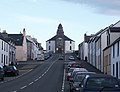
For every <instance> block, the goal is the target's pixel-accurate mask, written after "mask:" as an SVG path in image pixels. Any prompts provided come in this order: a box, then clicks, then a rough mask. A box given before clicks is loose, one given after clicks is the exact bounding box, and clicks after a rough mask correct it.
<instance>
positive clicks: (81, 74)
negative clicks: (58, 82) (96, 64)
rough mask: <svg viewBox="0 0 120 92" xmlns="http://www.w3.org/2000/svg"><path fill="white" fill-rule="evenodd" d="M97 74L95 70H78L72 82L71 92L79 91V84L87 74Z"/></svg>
mask: <svg viewBox="0 0 120 92" xmlns="http://www.w3.org/2000/svg"><path fill="white" fill-rule="evenodd" d="M90 74H96V73H95V72H76V74H75V75H74V78H73V80H71V82H70V92H79V84H80V83H81V82H82V80H83V79H84V77H85V76H86V75H90Z"/></svg>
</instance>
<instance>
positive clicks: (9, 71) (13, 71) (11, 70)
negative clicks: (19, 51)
mask: <svg viewBox="0 0 120 92" xmlns="http://www.w3.org/2000/svg"><path fill="white" fill-rule="evenodd" d="M4 72H5V76H13V75H14V76H17V75H19V71H18V69H17V68H16V66H14V65H11V66H4Z"/></svg>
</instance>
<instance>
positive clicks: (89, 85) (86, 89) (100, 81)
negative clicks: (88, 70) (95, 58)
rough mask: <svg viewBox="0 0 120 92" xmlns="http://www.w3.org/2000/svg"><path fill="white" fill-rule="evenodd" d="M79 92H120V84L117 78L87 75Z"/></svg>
mask: <svg viewBox="0 0 120 92" xmlns="http://www.w3.org/2000/svg"><path fill="white" fill-rule="evenodd" d="M79 92H120V84H119V81H118V79H117V78H115V77H113V76H110V75H104V74H94V75H86V76H85V78H84V79H83V81H82V82H81V84H80V91H79Z"/></svg>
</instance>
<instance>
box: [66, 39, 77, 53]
mask: <svg viewBox="0 0 120 92" xmlns="http://www.w3.org/2000/svg"><path fill="white" fill-rule="evenodd" d="M70 47H71V50H70ZM74 50H75V42H73V41H71V43H70V41H65V53H73V51H74Z"/></svg>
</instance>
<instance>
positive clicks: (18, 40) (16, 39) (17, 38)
mask: <svg viewBox="0 0 120 92" xmlns="http://www.w3.org/2000/svg"><path fill="white" fill-rule="evenodd" d="M8 36H9V37H11V38H13V39H14V42H15V45H16V46H22V44H23V34H8Z"/></svg>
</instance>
